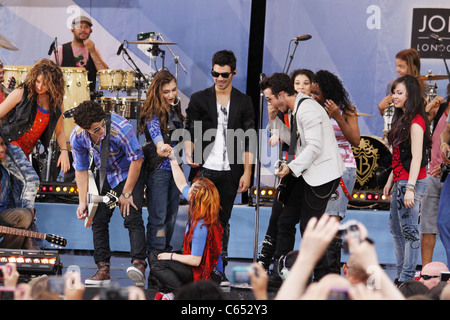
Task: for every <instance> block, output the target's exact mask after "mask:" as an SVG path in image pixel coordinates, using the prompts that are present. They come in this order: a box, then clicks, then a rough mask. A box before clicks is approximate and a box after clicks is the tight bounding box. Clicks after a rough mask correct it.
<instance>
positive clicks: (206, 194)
mask: <svg viewBox="0 0 450 320" xmlns="http://www.w3.org/2000/svg"><path fill="white" fill-rule="evenodd" d="M192 187H193V190H192V195H191V196H190V199H189V219H190V220H191V221H198V220H200V219H203V221H204V224H205V225H212V224H215V223H217V222H218V221H219V210H220V196H219V192H218V191H217V188H216V186H215V185H214V183H212V182H211V180H209V179H206V178H196V179H195V180H194V182H193V183H192Z"/></svg>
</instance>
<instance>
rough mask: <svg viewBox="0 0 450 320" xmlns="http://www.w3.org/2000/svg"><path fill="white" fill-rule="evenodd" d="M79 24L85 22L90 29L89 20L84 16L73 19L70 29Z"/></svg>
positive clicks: (90, 22) (90, 23)
mask: <svg viewBox="0 0 450 320" xmlns="http://www.w3.org/2000/svg"><path fill="white" fill-rule="evenodd" d="M80 22H86V23H87V24H88V25H89V26H90V27H92V21H91V19H89V18H88V17H86V16H79V17H77V18H75V19H73V20H72V27H73V26H75V25H76V24H77V23H80Z"/></svg>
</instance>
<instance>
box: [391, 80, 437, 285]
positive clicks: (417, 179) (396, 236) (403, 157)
mask: <svg viewBox="0 0 450 320" xmlns="http://www.w3.org/2000/svg"><path fill="white" fill-rule="evenodd" d="M392 98H393V100H394V104H395V113H394V117H393V122H392V127H391V130H390V131H389V132H388V136H387V138H388V142H389V144H390V145H391V146H392V147H393V150H392V172H391V174H390V176H389V179H388V181H387V183H386V185H385V187H384V190H383V193H384V195H386V196H387V195H389V194H390V192H391V189H392V187H393V190H392V200H391V210H390V219H389V227H390V230H391V234H392V236H393V240H394V249H395V254H396V257H397V279H396V280H397V281H398V282H403V281H407V280H412V279H414V274H415V270H416V265H417V260H418V258H419V254H420V234H419V206H420V200H421V198H422V195H423V193H424V192H425V189H426V180H425V178H426V177H427V173H426V165H427V162H428V157H427V150H428V149H429V148H430V147H431V135H430V128H429V127H430V126H429V120H428V118H427V116H426V114H425V100H424V99H423V96H422V93H421V88H420V84H419V82H418V81H417V79H416V78H415V77H413V76H411V75H405V76H402V77H400V78H398V79H397V80H396V81H394V83H393V85H392Z"/></svg>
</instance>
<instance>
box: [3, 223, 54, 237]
mask: <svg viewBox="0 0 450 320" xmlns="http://www.w3.org/2000/svg"><path fill="white" fill-rule="evenodd" d="M0 233H6V234H12V235H16V236H22V237H29V238H38V239H45V236H46V234H45V233H40V232H35V231H29V230H23V229H17V228H11V227H5V226H0Z"/></svg>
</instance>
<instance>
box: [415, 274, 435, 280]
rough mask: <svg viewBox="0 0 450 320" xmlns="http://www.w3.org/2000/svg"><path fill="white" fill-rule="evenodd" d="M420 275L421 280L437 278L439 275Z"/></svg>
mask: <svg viewBox="0 0 450 320" xmlns="http://www.w3.org/2000/svg"><path fill="white" fill-rule="evenodd" d="M420 277H421V278H422V279H423V280H430V279H432V278H439V277H440V276H429V275H427V274H421V275H420Z"/></svg>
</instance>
